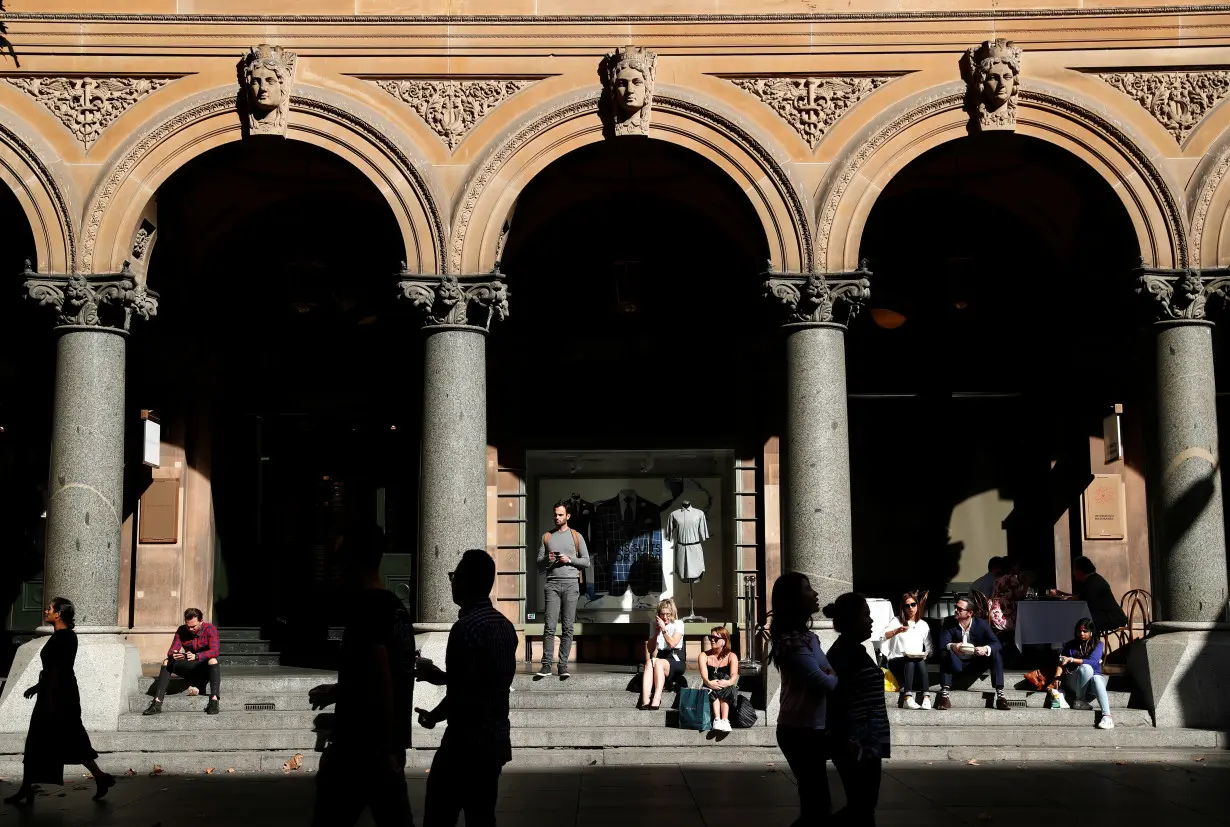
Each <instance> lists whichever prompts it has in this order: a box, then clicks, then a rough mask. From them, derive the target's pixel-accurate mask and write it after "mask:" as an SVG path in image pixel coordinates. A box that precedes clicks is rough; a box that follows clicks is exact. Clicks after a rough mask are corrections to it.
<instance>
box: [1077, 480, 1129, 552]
mask: <svg viewBox="0 0 1230 827" xmlns="http://www.w3.org/2000/svg"><path fill="white" fill-rule="evenodd" d="M1084 499H1085V539H1086V540H1126V539H1127V513H1126V512H1127V508H1126V502H1125V499H1124V491H1123V476H1122V475H1120V474H1094V476H1093V482H1091V483H1089V487H1088V488H1086V489H1085V494H1084Z"/></svg>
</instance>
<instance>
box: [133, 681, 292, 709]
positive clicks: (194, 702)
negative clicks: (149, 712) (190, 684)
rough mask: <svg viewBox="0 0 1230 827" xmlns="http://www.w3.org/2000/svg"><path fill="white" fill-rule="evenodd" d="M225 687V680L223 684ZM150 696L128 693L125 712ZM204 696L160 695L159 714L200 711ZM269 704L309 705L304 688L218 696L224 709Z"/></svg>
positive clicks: (142, 705)
mask: <svg viewBox="0 0 1230 827" xmlns="http://www.w3.org/2000/svg"><path fill="white" fill-rule="evenodd" d="M223 688H224V689H225V688H226V684H223ZM150 700H152V699H151V698H150V696H149V695H131V696H129V698H128V711H129V712H143V711H144V710H145V708H146V707H147V706H149V702H150ZM207 700H208V697H207V696H206V695H205V694H204V693H201V694H200V695H197V696H195V697H189V696H188V695H187V694H186V693H181V694H178V695H167V696H166V697H165V698H163V699H162V710H163V714H164V715H165V714H170V713H172V712H200V711H201V710H203V709H204V708H205V702H206V701H207ZM250 703H253V704H269V703H271V704H273V706H274V709H275V710H276V711H278V712H307V711H308V710H310V709H311V708H312V705H311V702H310V701H309V700H308V695H307V693H306V692H296V693H289V694H288V693H275V692H231V691H229V690H228V691H227V692H225V693H224V694H223V696H222V703H221V706H222V708H223V709H224V710H227V711H230V712H238V711H240V710H243V709H244V705H245V704H250Z"/></svg>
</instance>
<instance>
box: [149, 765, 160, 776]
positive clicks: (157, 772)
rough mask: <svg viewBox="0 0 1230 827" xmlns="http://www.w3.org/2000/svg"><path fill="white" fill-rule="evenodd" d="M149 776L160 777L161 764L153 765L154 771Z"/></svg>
mask: <svg viewBox="0 0 1230 827" xmlns="http://www.w3.org/2000/svg"><path fill="white" fill-rule="evenodd" d="M150 775H162V764H155V765H154V771H153V772H151V773H150Z"/></svg>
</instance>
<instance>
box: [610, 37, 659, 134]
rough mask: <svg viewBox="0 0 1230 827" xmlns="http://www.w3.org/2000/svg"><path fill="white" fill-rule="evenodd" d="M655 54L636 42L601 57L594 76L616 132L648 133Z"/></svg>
mask: <svg viewBox="0 0 1230 827" xmlns="http://www.w3.org/2000/svg"><path fill="white" fill-rule="evenodd" d="M657 59H658V56H657V54H655V53H654V52H651V51H650V50H648V49H642V48H641V47H640V46H627V47H623V48H619V49H616V50H615V51H613V52H611V53H610V54H608V55H607V56H606V57H605V58H603V59H602V64H601V65H600V66H599V68H598V77H599V78H601V80H602V93H603V99H604V101H605V107H604V109H605V110H606V112H607V114H608V115H609V116H610V118H611V119H612V124H611V125H612V127H613V128H614V132H615V134H616V135H648V134H649V117H650V114H651V113H652V111H653V84H654V76H655V73H656V71H657V68H656V67H657Z"/></svg>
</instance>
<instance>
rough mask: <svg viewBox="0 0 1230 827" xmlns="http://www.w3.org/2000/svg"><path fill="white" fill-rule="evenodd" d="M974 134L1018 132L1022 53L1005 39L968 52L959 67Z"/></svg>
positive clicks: (990, 42)
mask: <svg viewBox="0 0 1230 827" xmlns="http://www.w3.org/2000/svg"><path fill="white" fill-rule="evenodd" d="M959 65H960V67H961V80H963V81H965V111H966V112H968V113H969V130H970V131H971V132H992V131H995V130H1015V129H1016V101H1017V96H1018V95H1019V94H1020V91H1021V50H1020V48H1018V47H1017V46H1016V45H1014V44H1013V42H1012V41H1011V40H1005V39H1004V38H1002V37H999V38H996V39H995V40H984V41H983V42H982V45H980V46H974V47H971V48H969V49H966V50H965V54H963V55H962V56H961V60H960V63H959Z"/></svg>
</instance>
